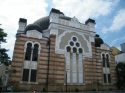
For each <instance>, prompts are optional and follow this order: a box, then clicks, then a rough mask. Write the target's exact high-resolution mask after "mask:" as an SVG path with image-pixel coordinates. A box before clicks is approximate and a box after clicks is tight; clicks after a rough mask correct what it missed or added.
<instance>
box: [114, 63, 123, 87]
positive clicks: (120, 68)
mask: <svg viewBox="0 0 125 93" xmlns="http://www.w3.org/2000/svg"><path fill="white" fill-rule="evenodd" d="M116 72H117V80H118V81H117V87H118V89H125V62H124V63H123V62H120V63H118V64H117V66H116Z"/></svg>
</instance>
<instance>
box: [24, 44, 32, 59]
mask: <svg viewBox="0 0 125 93" xmlns="http://www.w3.org/2000/svg"><path fill="white" fill-rule="evenodd" d="M31 52H32V43H27V45H26V53H25V60H30V58H31Z"/></svg>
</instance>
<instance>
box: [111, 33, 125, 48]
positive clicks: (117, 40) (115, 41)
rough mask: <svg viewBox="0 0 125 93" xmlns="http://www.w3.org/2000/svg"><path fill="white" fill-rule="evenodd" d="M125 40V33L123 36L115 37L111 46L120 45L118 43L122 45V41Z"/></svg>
mask: <svg viewBox="0 0 125 93" xmlns="http://www.w3.org/2000/svg"><path fill="white" fill-rule="evenodd" d="M124 41H125V35H124V36H122V37H118V38H116V39H114V40H113V41H112V42H111V43H110V45H111V46H118V45H120V44H121V43H124Z"/></svg>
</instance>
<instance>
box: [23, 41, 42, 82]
mask: <svg viewBox="0 0 125 93" xmlns="http://www.w3.org/2000/svg"><path fill="white" fill-rule="evenodd" d="M40 49H41V48H40V44H39V43H38V42H34V43H33V42H32V41H28V42H26V43H25V49H24V51H25V58H24V67H23V71H22V81H25V82H36V75H37V64H38V63H37V61H38V56H39V54H40Z"/></svg>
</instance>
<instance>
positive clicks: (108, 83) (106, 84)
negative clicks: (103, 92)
mask: <svg viewBox="0 0 125 93" xmlns="http://www.w3.org/2000/svg"><path fill="white" fill-rule="evenodd" d="M102 85H113V83H103V84H102Z"/></svg>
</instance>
